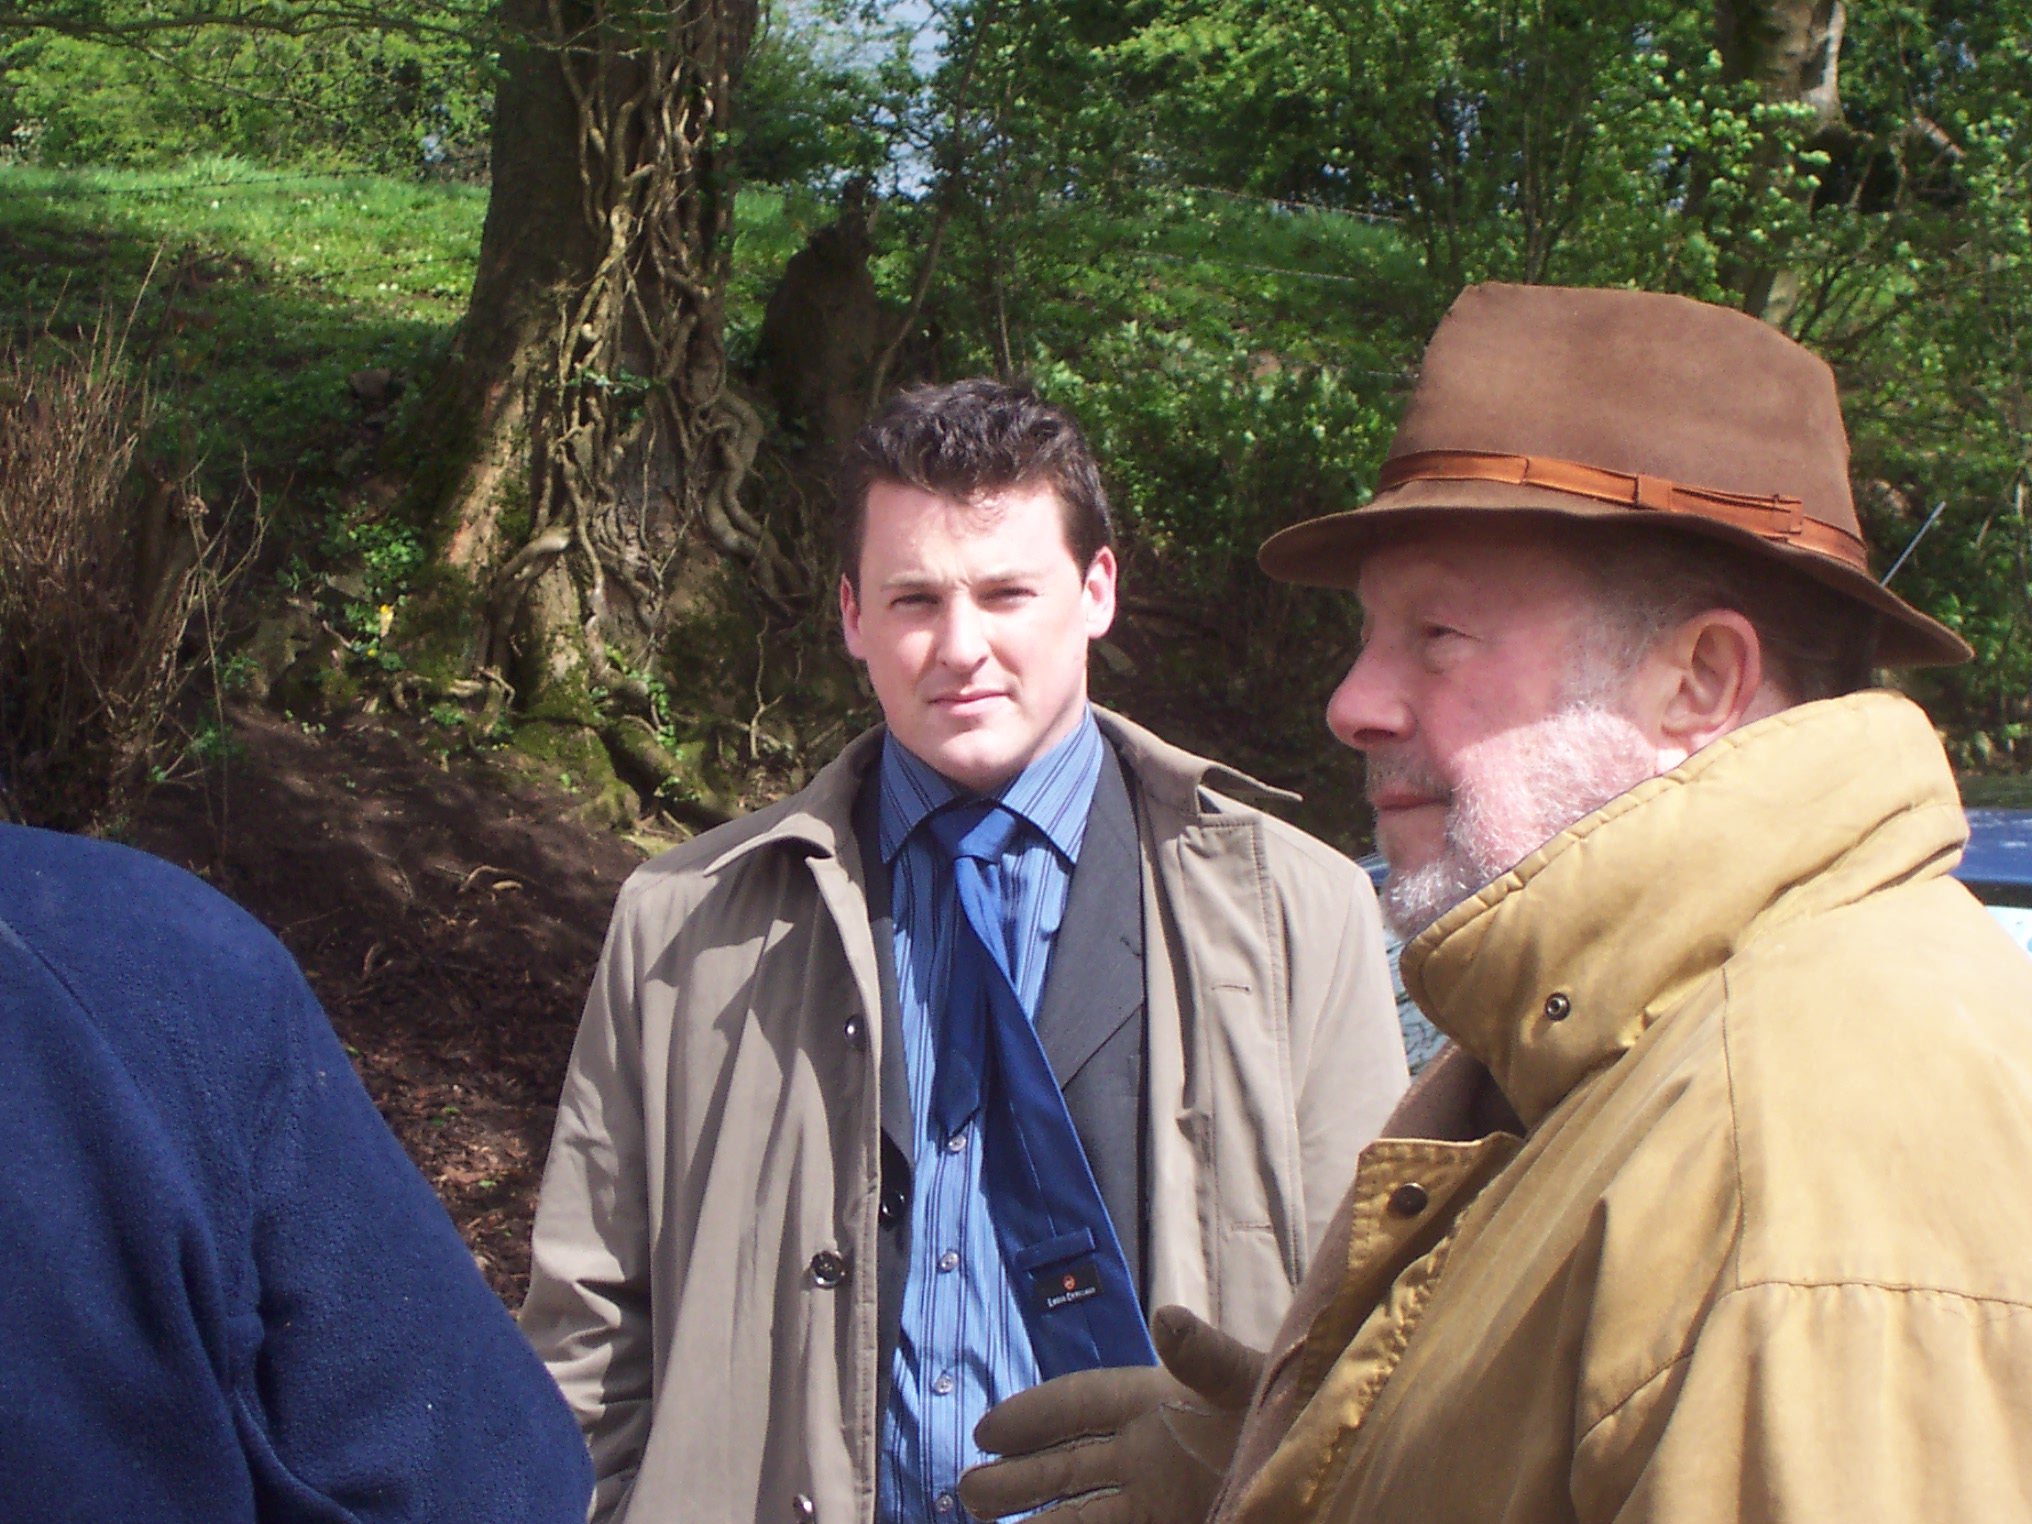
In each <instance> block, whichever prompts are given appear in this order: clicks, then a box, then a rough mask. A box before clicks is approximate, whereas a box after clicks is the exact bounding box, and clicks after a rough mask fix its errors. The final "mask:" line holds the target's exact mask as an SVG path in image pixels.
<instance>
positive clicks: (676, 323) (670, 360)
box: [434, 0, 765, 698]
mask: <svg viewBox="0 0 2032 1524" xmlns="http://www.w3.org/2000/svg"><path fill="white" fill-rule="evenodd" d="M757 6H758V0H503V6H502V22H503V27H504V30H505V31H506V33H507V35H508V37H509V39H510V50H509V52H508V55H507V57H506V59H505V64H506V70H505V74H504V78H503V80H502V83H501V85H500V87H499V91H498V95H497V101H496V109H495V125H494V159H493V175H494V190H493V195H492V198H491V200H490V201H489V204H488V209H487V222H486V227H485V229H484V232H483V234H482V238H481V248H480V260H479V270H478V274H477V276H476V278H475V282H474V288H473V299H472V303H471V306H470V308H469V309H468V312H467V316H466V319H465V322H464V324H463V325H462V327H461V330H460V335H459V340H458V346H457V351H456V353H455V356H454V363H453V365H452V367H451V369H450V371H449V372H448V377H447V381H446V383H445V393H444V395H443V397H442V398H441V406H440V407H439V409H438V410H437V411H436V413H435V414H434V416H436V417H439V418H449V419H452V420H455V422H456V427H457V428H458V429H459V430H460V431H461V432H466V433H467V434H468V438H469V440H470V442H471V446H472V447H471V449H470V451H469V453H468V457H467V461H468V463H467V464H466V466H465V468H464V470H463V473H462V475H461V477H460V479H459V481H458V482H457V484H456V485H455V486H454V487H453V488H452V490H451V492H450V494H449V501H448V502H447V503H446V505H445V508H444V519H443V522H444V524H445V526H446V533H445V534H444V536H443V538H442V545H443V552H442V553H443V558H444V559H445V561H446V562H447V563H448V564H450V565H451V566H453V567H455V568H457V569H458V570H460V571H462V572H464V573H466V574H467V576H469V577H470V578H471V579H472V580H473V582H474V583H475V584H476V585H477V587H478V589H479V591H480V593H481V597H482V604H483V609H484V617H483V619H482V622H481V623H482V628H481V631H480V634H479V638H478V640H477V642H476V649H475V651H474V653H473V656H474V659H475V664H476V665H477V666H479V667H482V668H491V669H494V670H497V671H507V672H510V673H512V674H513V675H514V679H515V685H516V687H517V689H518V691H520V692H521V693H522V694H523V696H524V697H525V698H527V697H529V696H530V694H531V693H532V692H533V691H535V690H540V689H541V688H543V687H544V686H546V685H547V684H548V683H550V682H551V681H553V680H555V679H561V678H563V677H566V676H568V675H569V673H570V671H571V669H573V668H574V667H579V668H584V669H587V671H588V674H589V675H590V676H591V677H592V679H593V680H594V681H595V682H602V683H605V682H608V681H609V680H610V679H612V678H614V677H615V675H616V674H615V670H614V667H613V666H612V665H610V660H609V652H610V650H611V651H613V652H614V653H615V654H616V655H618V656H620V657H621V658H623V661H622V664H623V665H624V666H636V667H640V666H643V665H646V663H647V661H648V660H649V658H650V656H651V655H652V653H653V652H654V651H655V649H656V646H657V642H658V640H659V638H660V637H661V636H662V634H663V633H664V630H665V627H666V623H667V609H666V605H667V602H668V596H669V590H670V586H671V577H672V573H673V569H674V565H675V563H676V561H677V559H678V558H679V556H680V554H681V552H682V550H683V548H684V546H685V545H686V543H687V541H688V539H689V538H690V537H691V536H692V534H693V531H694V530H695V529H696V530H700V531H703V532H704V534H705V535H706V536H707V537H708V538H709V539H710V540H711V541H712V543H714V544H715V545H716V546H718V548H719V549H720V550H721V551H723V552H725V553H727V554H731V555H735V556H738V557H743V558H748V559H752V558H753V557H754V556H756V555H757V554H758V553H759V552H760V550H761V547H762V545H763V543H764V540H765V536H764V534H763V532H762V528H761V526H760V525H759V524H758V523H756V522H755V521H754V519H752V518H751V517H750V516H749V515H748V514H747V513H745V512H744V511H743V509H742V507H741V504H740V501H739V497H738V493H739V488H740V485H741V483H742V481H743V480H744V479H745V477H746V476H747V474H748V471H749V469H750V467H751V466H752V464H753V462H754V456H755V451H756V448H757V446H758V444H759V442H760V438H761V432H762V425H761V420H760V419H759V417H758V416H757V415H756V414H755V412H754V410H753V409H752V408H750V407H749V406H748V405H747V404H746V403H745V402H743V401H742V400H741V399H740V398H738V397H736V396H735V395H734V394H733V393H732V392H730V391H729V390H728V389H727V385H726V381H727V376H726V359H725V354H724V351H723V349H722V346H721V295H722V289H723V286H724V282H725V277H726V259H727V243H728V240H727V232H728V226H729V221H730V217H731V211H732V187H731V186H730V185H729V184H728V183H727V178H726V175H725V172H724V169H723V166H722V163H721V161H720V156H719V145H720V144H721V142H722V141H723V139H724V134H725V131H726V128H727V125H728V121H729V118H730V116H731V110H732V106H733V99H734V90H735V86H736V84H737V82H738V78H739V74H740V69H741V65H742V62H743V60H744V58H745V56H746V53H747V49H748V45H749V42H750V39H751V38H752V36H753V33H754V28H755V22H756V14H757Z"/></svg>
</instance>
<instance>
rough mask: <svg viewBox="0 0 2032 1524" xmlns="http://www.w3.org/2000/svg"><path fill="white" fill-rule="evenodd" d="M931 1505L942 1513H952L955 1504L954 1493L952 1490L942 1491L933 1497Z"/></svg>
mask: <svg viewBox="0 0 2032 1524" xmlns="http://www.w3.org/2000/svg"><path fill="white" fill-rule="evenodd" d="M931 1506H932V1507H934V1508H936V1509H937V1510H938V1511H939V1512H940V1513H951V1512H952V1511H953V1506H954V1505H953V1495H952V1494H951V1493H950V1492H941V1493H940V1494H939V1495H938V1496H937V1497H936V1498H934V1499H932V1503H931Z"/></svg>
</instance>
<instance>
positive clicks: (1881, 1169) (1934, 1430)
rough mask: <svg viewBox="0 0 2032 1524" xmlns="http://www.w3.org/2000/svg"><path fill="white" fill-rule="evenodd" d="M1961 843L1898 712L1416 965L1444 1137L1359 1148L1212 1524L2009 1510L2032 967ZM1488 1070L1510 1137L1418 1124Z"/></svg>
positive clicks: (1490, 910) (1474, 923)
mask: <svg viewBox="0 0 2032 1524" xmlns="http://www.w3.org/2000/svg"><path fill="white" fill-rule="evenodd" d="M1965 836H1966V828H1965V825H1964V822H1963V818H1962V815H1961V810H1960V807H1959V804H1958V802H1957V800H1956V795H1955V786H1954V780H1953V778H1952V776H1951V774H1950V773H1949V771H1948V766H1947V762H1946V759H1945V758H1944V757H1943V756H1942V754H1941V750H1940V746H1939V744H1938V742H1937V741H1936V740H1935V738H1934V735H1933V731H1932V728H1931V726H1930V725H1929V724H1928V722H1927V719H1926V717H1925V715H1924V714H1922V713H1921V712H1920V711H1919V709H1918V708H1916V707H1915V706H1914V705H1912V704H1910V703H1909V702H1907V701H1906V700H1904V699H1903V698H1900V697H1898V696H1897V695H1895V694H1891V693H1885V692H1875V693H1867V694H1860V695H1855V696H1851V697H1848V698H1843V699H1836V700H1829V701H1827V702H1825V703H1818V704H1810V705H1805V706H1802V707H1800V708H1796V709H1793V710H1789V711H1787V712H1785V713H1782V714H1779V715H1776V716H1773V717H1772V718H1770V719H1767V720H1764V721H1762V722H1760V723H1758V724H1756V725H1753V726H1749V727H1746V728H1745V729H1743V730H1741V731H1738V732H1736V733H1735V734H1733V735H1731V736H1729V737H1727V738H1725V739H1724V740H1722V741H1720V742H1718V743H1716V744H1715V745H1713V746H1711V747H1708V748H1707V749H1705V750H1703V751H1702V752H1700V753H1699V754H1698V755H1696V756H1695V757H1694V758H1693V759H1692V760H1691V761H1689V762H1688V763H1686V764H1685V765H1684V766H1682V767H1681V768H1679V769H1678V770H1677V771H1676V772H1674V773H1672V774H1670V775H1668V776H1665V777H1661V778H1657V779H1653V780H1651V781H1650V782H1648V783H1646V784H1644V785H1642V786H1640V787H1638V788H1637V789H1635V790H1633V791H1631V792H1630V793H1628V794H1626V795H1624V796H1623V797H1622V798H1619V799H1617V800H1615V801H1613V802H1612V803H1611V804H1609V805H1607V806H1606V807H1604V808H1603V809H1601V810H1599V811H1597V812H1596V813H1595V814H1593V815H1591V816H1589V817H1588V818H1586V819H1585V820H1583V821H1581V822H1580V823H1579V824H1578V825H1576V826H1574V827H1573V828H1572V829H1571V830H1569V831H1567V832H1566V833H1564V834H1563V835H1561V836H1559V837H1557V838H1555V839H1554V840H1553V841H1552V842H1551V843H1549V844H1548V845H1547V846H1546V847H1544V848H1543V849H1541V850H1540V851H1539V852H1537V853H1536V854H1535V855H1533V856H1532V857H1530V858H1528V859H1526V860H1525V861H1524V862H1523V863H1521V864H1519V865H1518V867H1517V868H1516V869H1515V870H1514V871H1513V872H1511V873H1509V874H1507V875H1506V876H1505V877H1503V878H1502V879H1500V880H1498V881H1497V882H1495V883H1493V884H1491V885H1489V886H1488V887H1487V888H1485V889H1484V890H1483V891H1482V892H1481V893H1480V894H1479V895H1477V896H1476V897H1475V898H1473V899H1472V900H1470V901H1468V902H1467V903H1464V904H1462V905H1459V906H1457V907H1455V909H1454V910H1453V911H1451V912H1450V913H1449V914H1447V915H1446V916H1445V917H1443V918H1442V919H1441V920H1439V921H1438V922H1436V923H1435V924H1434V925H1433V926H1431V927H1430V928H1428V929H1427V930H1426V931H1425V932H1424V933H1423V934H1422V935H1421V936H1419V937H1418V938H1417V939H1416V940H1415V941H1414V943H1413V944H1412V945H1411V947H1410V948H1409V949H1408V950H1407V953H1406V956H1405V958H1404V969H1405V974H1406V980H1407V983H1408V984H1409V985H1410V987H1411V989H1412V991H1413V993H1414V994H1415V995H1416V996H1417V997H1418V999H1419V1001H1420V1004H1421V1005H1422V1006H1423V1007H1424V1008H1425V1010H1426V1011H1427V1012H1429V1013H1430V1014H1431V1015H1432V1017H1433V1019H1434V1020H1435V1021H1436V1022H1437V1023H1438V1024H1439V1025H1440V1027H1441V1028H1442V1029H1444V1030H1446V1031H1447V1032H1449V1033H1450V1034H1451V1035H1452V1036H1453V1037H1454V1038H1455V1039H1456V1040H1457V1041H1458V1043H1459V1045H1460V1048H1461V1049H1464V1050H1465V1052H1461V1051H1459V1050H1454V1051H1453V1052H1451V1053H1450V1054H1449V1056H1448V1057H1447V1058H1446V1059H1445V1060H1444V1061H1443V1063H1442V1064H1441V1065H1440V1066H1439V1067H1438V1068H1437V1069H1436V1070H1435V1071H1428V1073H1429V1074H1430V1075H1431V1081H1430V1087H1429V1089H1430V1092H1431V1093H1429V1094H1427V1095H1424V1096H1420V1095H1419V1093H1418V1092H1417V1091H1414V1098H1409V1099H1407V1102H1406V1110H1407V1111H1419V1110H1423V1111H1425V1112H1427V1113H1429V1114H1435V1115H1436V1114H1439V1113H1445V1112H1447V1111H1448V1110H1449V1109H1451V1111H1452V1112H1453V1116H1452V1118H1451V1120H1450V1124H1449V1125H1436V1126H1432V1127H1429V1128H1426V1129H1424V1130H1426V1131H1430V1132H1433V1133H1437V1134H1439V1136H1436V1137H1432V1138H1424V1139H1411V1138H1396V1139H1390V1140H1386V1141H1379V1142H1377V1143H1375V1144H1373V1145H1371V1146H1370V1147H1369V1148H1368V1149H1367V1150H1365V1151H1364V1154H1363V1156H1362V1161H1361V1165H1360V1168H1359V1171H1358V1173H1357V1176H1356V1179H1355V1184H1354V1187H1353V1189H1352V1190H1351V1192H1350V1193H1349V1195H1348V1197H1347V1199H1346V1201H1345V1202H1344V1203H1343V1205H1342V1208H1341V1212H1340V1214H1339V1217H1338V1220H1337V1222H1336V1224H1335V1227H1334V1230H1333V1232H1332V1233H1331V1234H1330V1235H1329V1238H1328V1241H1327V1243H1326V1244H1325V1245H1324V1246H1323V1248H1322V1250H1321V1253H1320V1256H1319V1258H1318V1260H1317V1261H1316V1263H1315V1266H1314V1270H1313V1272H1312V1274H1311V1276H1310V1277H1309V1278H1308V1280H1307V1283H1306V1285H1305V1286H1304V1287H1303V1288H1302V1289H1301V1292H1300V1295H1299V1299H1298V1302H1297V1303H1296V1304H1295V1305H1294V1308H1293V1310H1292V1313H1291V1315H1290V1316H1289V1318H1288V1319H1287V1321H1286V1324H1285V1327H1284V1330H1283V1331H1282V1332H1281V1333H1280V1334H1279V1336H1278V1339H1277V1340H1276V1342H1275V1344H1274V1345H1273V1347H1272V1355H1273V1359H1272V1364H1271V1366H1270V1368H1269V1370H1268V1372H1267V1373H1266V1380H1265V1383H1264V1386H1263V1388H1262V1389H1261V1390H1260V1391H1259V1393H1258V1400H1257V1405H1256V1408H1255V1410H1254V1413H1253V1416H1252V1418H1251V1421H1250V1424H1249V1426H1248V1428H1247V1430H1246V1431H1245V1433H1244V1436H1243V1441H1242V1448H1241V1452H1240V1454H1239V1455H1238V1457H1237V1463H1236V1466H1235V1469H1234V1471H1233V1473H1232V1474H1231V1476H1230V1478H1229V1484H1228V1491H1227V1493H1226V1495H1225V1497H1224V1499H1223V1502H1222V1504H1221V1507H1220V1510H1219V1513H1218V1517H1219V1518H1220V1519H1222V1520H1224V1521H1229V1524H1270V1521H1276V1524H1312V1521H1336V1524H1354V1521H1360V1524H1469V1521H1473V1524H1554V1521H1587V1524H1607V1521H1611V1520H1613V1521H1618V1524H1639V1521H1642V1524H1652V1521H1656V1524H1666V1521H1670V1524H1709V1521H1713V1524H1721V1521H1731V1524H1733V1521H1738V1520H1741V1521H1750V1524H1765V1521H1769V1524H1779V1521H1788V1524H1789V1521H1803V1520H1842V1521H1853V1520H1868V1519H1886V1520H1890V1519H1898V1520H1947V1519H1960V1520H1974V1519H1985V1520H1988V1519H2000V1520H2001V1519H2025V1518H2032V1187H2028V1181H2032V960H2028V959H2027V958H2026V956H2025V954H2024V953H2023V952H2022V951H2021V950H2020V949H2019V948H2018V947H2017V946H2016V945H2014V944H2013V943H2012V941H2011V940H2010V939H2009V938H2008V937H2007V936H2006V935H2005V934H2004V933H2003V932H2002V931H2001V930H2000V929H1999V928H1998V927H1996V926H1995V925H1994V924H1993V923H1992V922H1991V920H1990V918H1989V917H1988V916H1987V915H1986V914H1985V913H1984V911H1983V910H1982V908H1981V907H1980V906H1979V905H1978V904H1977V903H1976V902H1975V900H1974V899H1973V898H1971V897H1970V895H1969V894H1968V892H1967V891H1966V890H1964V889H1963V888H1962V887H1961V886H1960V885H1959V884H1958V883H1956V882H1955V881H1954V880H1953V879H1952V878H1950V877H1949V876H1948V872H1949V870H1950V869H1951V868H1952V867H1953V866H1954V864H1955V863H1956V861H1957V860H1958V858H1959V854H1960V849H1961V846H1962V843H1963V841H1964V839H1965ZM1477 1062H1478V1063H1479V1065H1482V1066H1486V1073H1484V1072H1483V1071H1482V1070H1481V1069H1479V1068H1478V1067H1477ZM1491 1076H1492V1077H1493V1081H1494V1087H1495V1089H1496V1090H1499V1091H1500V1094H1489V1095H1485V1096H1484V1100H1485V1101H1488V1102H1493V1104H1494V1108H1495V1109H1496V1110H1497V1111H1501V1110H1504V1109H1506V1108H1505V1103H1507V1109H1508V1110H1509V1111H1511V1112H1513V1113H1514V1115H1513V1116H1512V1117H1511V1118H1510V1119H1509V1121H1508V1122H1507V1124H1506V1125H1500V1126H1497V1127H1494V1128H1487V1127H1482V1128H1477V1127H1473V1126H1464V1125H1459V1124H1460V1123H1462V1122H1463V1121H1464V1120H1465V1118H1466V1114H1467V1112H1468V1111H1469V1110H1470V1109H1471V1108H1469V1107H1467V1106H1466V1105H1462V1104H1457V1105H1453V1106H1451V1107H1449V1106H1448V1105H1445V1104H1439V1102H1438V1101H1437V1100H1436V1099H1435V1097H1436V1095H1437V1092H1438V1091H1440V1090H1445V1089H1448V1088H1451V1089H1452V1090H1453V1091H1454V1092H1455V1096H1454V1099H1455V1101H1457V1102H1465V1101H1468V1100H1471V1099H1473V1097H1474V1093H1475V1091H1476V1088H1477V1079H1478V1078H1479V1079H1480V1080H1481V1081H1486V1080H1487V1079H1488V1078H1489V1077H1491ZM1426 1084H1427V1082H1426V1077H1425V1076H1421V1086H1426ZM1482 1109H1483V1110H1484V1111H1485V1112H1486V1111H1487V1110H1488V1107H1487V1106H1486V1105H1485V1106H1484V1107H1483V1108H1482ZM1440 1120H1442V1121H1443V1122H1444V1121H1446V1120H1447V1119H1445V1118H1444V1117H1441V1118H1440Z"/></svg>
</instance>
